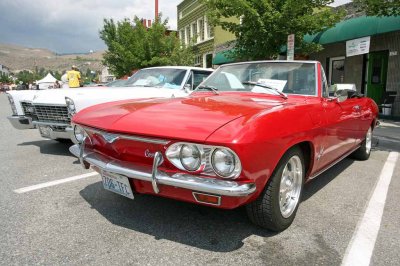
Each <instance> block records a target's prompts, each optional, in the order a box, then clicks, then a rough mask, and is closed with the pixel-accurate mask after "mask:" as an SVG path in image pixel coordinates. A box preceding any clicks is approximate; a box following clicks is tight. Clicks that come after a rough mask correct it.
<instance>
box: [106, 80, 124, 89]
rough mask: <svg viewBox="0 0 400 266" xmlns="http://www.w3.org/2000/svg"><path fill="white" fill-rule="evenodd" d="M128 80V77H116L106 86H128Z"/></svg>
mask: <svg viewBox="0 0 400 266" xmlns="http://www.w3.org/2000/svg"><path fill="white" fill-rule="evenodd" d="M127 81H128V80H126V79H116V80H114V81H111V82H109V83H107V84H106V85H104V86H106V87H124V86H126V82H127Z"/></svg>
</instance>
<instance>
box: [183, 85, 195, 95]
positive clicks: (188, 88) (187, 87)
mask: <svg viewBox="0 0 400 266" xmlns="http://www.w3.org/2000/svg"><path fill="white" fill-rule="evenodd" d="M183 89H184V90H185V92H187V93H189V92H191V91H192V90H193V88H192V85H191V84H189V83H187V84H185V86H183Z"/></svg>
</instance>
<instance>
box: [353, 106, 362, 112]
mask: <svg viewBox="0 0 400 266" xmlns="http://www.w3.org/2000/svg"><path fill="white" fill-rule="evenodd" d="M353 110H354V111H356V112H359V111H361V106H359V105H355V106H353Z"/></svg>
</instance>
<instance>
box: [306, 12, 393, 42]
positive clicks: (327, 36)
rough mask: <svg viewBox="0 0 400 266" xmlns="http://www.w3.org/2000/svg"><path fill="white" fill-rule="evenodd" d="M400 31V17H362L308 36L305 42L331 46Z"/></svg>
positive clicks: (342, 22)
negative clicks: (330, 44) (331, 44)
mask: <svg viewBox="0 0 400 266" xmlns="http://www.w3.org/2000/svg"><path fill="white" fill-rule="evenodd" d="M398 30H400V16H390V17H367V16H362V17H357V18H352V19H348V20H344V21H341V22H339V23H337V24H336V25H335V26H334V27H333V28H329V29H327V30H325V31H323V32H320V33H317V34H315V35H306V36H304V41H306V42H315V43H319V44H329V43H336V42H343V41H347V40H353V39H357V38H361V37H366V36H373V35H377V34H382V33H387V32H392V31H398Z"/></svg>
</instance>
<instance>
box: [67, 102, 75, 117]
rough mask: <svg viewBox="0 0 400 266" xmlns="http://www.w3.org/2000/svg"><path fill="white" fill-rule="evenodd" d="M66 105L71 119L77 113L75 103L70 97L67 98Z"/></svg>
mask: <svg viewBox="0 0 400 266" xmlns="http://www.w3.org/2000/svg"><path fill="white" fill-rule="evenodd" d="M65 103H66V104H67V108H68V114H69V116H70V117H72V116H73V115H74V114H75V113H76V107H75V103H74V101H73V100H72V99H71V98H69V97H65Z"/></svg>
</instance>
